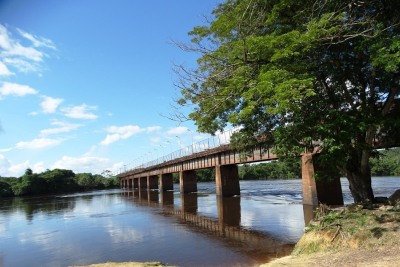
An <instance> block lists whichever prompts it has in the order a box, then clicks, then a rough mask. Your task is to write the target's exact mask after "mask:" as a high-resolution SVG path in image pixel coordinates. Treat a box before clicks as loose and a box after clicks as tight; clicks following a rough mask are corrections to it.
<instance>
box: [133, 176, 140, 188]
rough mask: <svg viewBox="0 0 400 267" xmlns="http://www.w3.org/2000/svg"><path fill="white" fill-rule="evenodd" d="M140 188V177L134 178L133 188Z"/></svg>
mask: <svg viewBox="0 0 400 267" xmlns="http://www.w3.org/2000/svg"><path fill="white" fill-rule="evenodd" d="M138 188H139V179H137V178H133V189H138Z"/></svg>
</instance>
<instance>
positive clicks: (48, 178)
mask: <svg viewBox="0 0 400 267" xmlns="http://www.w3.org/2000/svg"><path fill="white" fill-rule="evenodd" d="M370 163H371V174H372V175H373V176H400V148H395V149H388V150H381V151H377V152H376V156H375V157H374V158H372V159H371V161H370ZM105 176H106V177H105ZM105 176H103V175H98V174H96V175H93V174H91V173H78V174H75V173H74V172H73V171H70V170H62V169H55V170H47V171H45V172H42V173H39V174H36V173H33V172H32V170H31V169H27V170H26V171H25V174H24V175H23V176H21V177H19V178H13V177H10V178H6V177H0V197H7V196H28V195H39V194H55V193H70V192H77V191H85V190H93V189H106V188H118V187H119V180H118V178H117V177H112V176H110V175H109V173H106V175H105ZM196 176H197V177H196V178H197V181H199V182H207V181H214V180H215V171H214V169H203V170H198V171H196ZM295 178H301V163H300V159H298V158H291V159H285V160H276V161H271V162H267V163H260V164H243V165H240V166H239V179H241V180H273V179H295ZM174 182H179V175H178V174H177V173H175V174H174Z"/></svg>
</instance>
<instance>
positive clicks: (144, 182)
mask: <svg viewBox="0 0 400 267" xmlns="http://www.w3.org/2000/svg"><path fill="white" fill-rule="evenodd" d="M146 189H147V177H140V178H139V190H146Z"/></svg>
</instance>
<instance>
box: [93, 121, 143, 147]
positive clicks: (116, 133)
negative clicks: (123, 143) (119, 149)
mask: <svg viewBox="0 0 400 267" xmlns="http://www.w3.org/2000/svg"><path fill="white" fill-rule="evenodd" d="M143 131H145V129H143V128H140V127H139V126H137V125H127V126H120V127H118V126H110V127H108V128H106V132H107V133H108V134H107V136H106V138H105V139H104V140H103V141H101V143H100V144H101V145H103V146H106V145H109V144H112V143H114V142H117V141H119V140H122V139H128V138H129V137H131V136H132V135H134V134H137V133H140V132H143Z"/></svg>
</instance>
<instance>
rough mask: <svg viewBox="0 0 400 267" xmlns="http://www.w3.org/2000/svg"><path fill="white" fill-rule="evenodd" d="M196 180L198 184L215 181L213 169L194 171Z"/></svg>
mask: <svg viewBox="0 0 400 267" xmlns="http://www.w3.org/2000/svg"><path fill="white" fill-rule="evenodd" d="M196 179H197V181H198V182H210V181H214V180H215V169H214V168H210V169H201V170H197V171H196Z"/></svg>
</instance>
